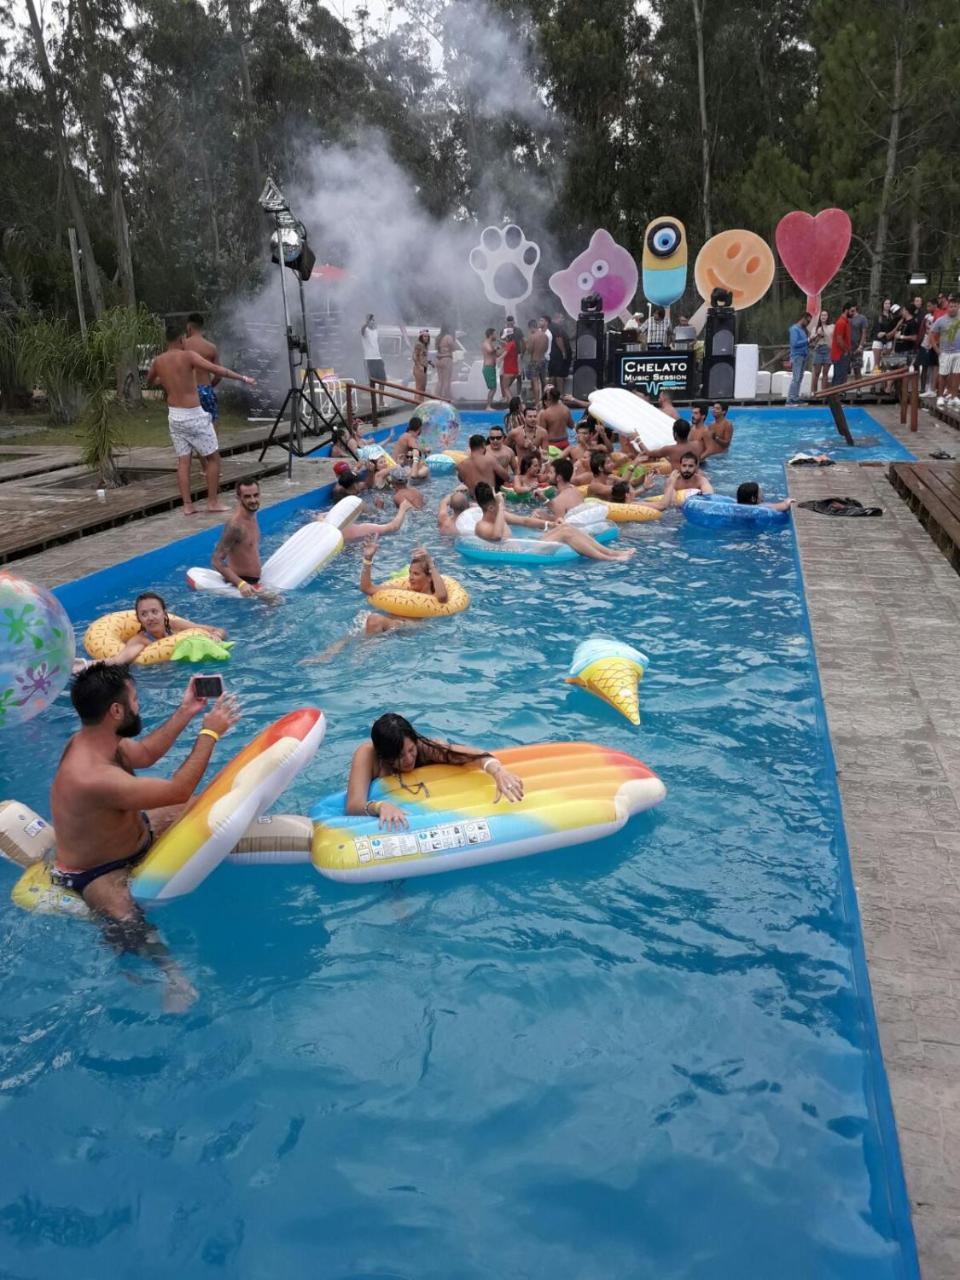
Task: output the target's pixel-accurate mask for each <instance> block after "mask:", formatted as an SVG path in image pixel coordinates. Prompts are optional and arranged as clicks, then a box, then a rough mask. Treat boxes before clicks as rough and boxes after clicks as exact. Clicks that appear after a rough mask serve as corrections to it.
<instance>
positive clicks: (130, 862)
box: [51, 363, 789, 1009]
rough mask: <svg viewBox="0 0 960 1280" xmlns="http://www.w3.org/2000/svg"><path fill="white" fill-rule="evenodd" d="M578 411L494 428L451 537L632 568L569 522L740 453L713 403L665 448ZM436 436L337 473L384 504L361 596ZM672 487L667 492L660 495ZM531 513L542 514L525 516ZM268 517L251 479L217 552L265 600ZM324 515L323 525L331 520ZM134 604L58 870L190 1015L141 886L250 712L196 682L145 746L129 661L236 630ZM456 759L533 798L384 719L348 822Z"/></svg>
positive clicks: (342, 466) (687, 484)
mask: <svg viewBox="0 0 960 1280" xmlns="http://www.w3.org/2000/svg"><path fill="white" fill-rule="evenodd" d="M190 367H191V369H192V367H193V366H192V363H191V365H190ZM184 369H186V366H184ZM578 407H580V406H579V405H578V402H577V401H575V400H573V399H572V398H571V397H569V396H567V397H563V396H560V395H559V393H558V392H557V390H556V388H554V387H551V386H548V387H546V388H545V390H544V394H543V399H542V403H541V406H540V407H539V408H538V407H536V406H534V405H529V404H523V403H522V402H521V401H520V400H518V399H514V400H512V401H511V402H510V405H509V408H508V411H507V413H506V415H505V417H504V421H503V424H502V425H500V424H494V425H493V426H492V427H491V428H490V430H489V431H488V432H487V434H485V435H484V434H481V433H475V434H474V435H472V436H471V437H470V439H469V449H468V452H467V453H466V455H465V456H464V457H462V459H461V460H460V461H459V463H458V464H457V472H458V475H457V480H458V483H457V486H456V487H455V488H454V489H453V490H452V491H451V492H447V493H446V494H444V495H443V497H442V498H441V499H440V501H439V504H438V508H437V513H436V521H437V526H438V529H439V531H440V533H441V534H442V535H450V536H456V535H457V534H458V527H457V518H458V517H459V516H461V515H462V514H463V513H464V512H467V511H469V510H470V509H471V507H473V508H475V509H476V517H477V518H476V521H475V523H474V526H473V535H474V536H475V537H477V538H479V539H481V540H485V541H487V542H490V543H494V544H495V543H498V542H501V541H503V540H504V539H506V538H508V537H509V536H510V531H511V529H515V528H516V527H518V526H522V527H526V528H530V529H532V530H534V531H536V533H537V534H538V535H539V537H540V538H541V539H542V540H543V541H546V542H558V541H559V542H563V543H565V544H566V545H567V546H569V547H570V548H572V549H573V550H574V551H575V552H577V553H578V554H579V555H581V556H583V557H585V558H590V559H594V560H610V561H623V560H627V559H629V558H630V556H631V555H632V554H633V552H632V550H631V549H629V548H627V549H623V550H621V549H614V548H610V547H607V546H605V545H604V544H602V543H601V542H599V541H597V539H596V538H594V537H593V535H592V534H591V533H590V531H589V530H588V529H587V528H581V527H578V526H577V525H576V524H573V523H570V516H571V513H573V512H575V511H576V510H577V508H579V507H581V506H582V505H583V503H584V502H585V500H586V499H587V498H590V497H594V498H598V499H602V500H603V502H605V503H607V504H611V503H614V504H616V503H638V504H643V505H645V506H648V507H650V508H651V509H652V510H655V511H656V512H657V513H658V514H659V513H660V512H662V511H663V510H665V509H667V508H669V507H670V506H672V505H673V504H674V503H675V502H676V501H677V495H678V494H680V493H682V492H683V491H685V490H699V491H700V492H702V493H711V492H712V485H711V483H710V481H709V479H708V477H707V474H706V471H705V470H704V468H705V467H707V466H708V464H709V460H710V459H711V458H714V457H717V456H721V455H723V454H726V453H727V452H728V450H729V449H730V447H731V444H732V443H733V438H734V426H733V423H732V422H731V421H730V419H729V418H728V416H727V412H726V406H725V405H723V404H715V405H713V406H712V408H711V410H710V412H709V414H707V413H704V412H703V411H702V410H700V409H699V408H694V410H693V412H692V414H691V417H690V420H689V421H688V420H685V419H683V418H681V417H680V416H679V415H678V414H677V413H676V411H675V410H674V408H673V406H672V404H671V403H670V401H669V398H668V397H666V396H664V397H661V401H660V407H661V409H663V410H664V411H665V412H666V413H668V414H669V415H670V416H671V417H673V418H674V426H673V434H674V443H673V444H672V445H669V446H666V447H664V448H661V449H657V450H654V451H651V452H647V451H645V450H644V449H643V447H642V446H640V445H637V444H635V443H633V442H631V441H628V440H621V439H618V438H617V436H616V435H615V433H613V432H611V431H609V430H607V429H606V428H605V427H604V426H603V425H602V424H601V423H598V422H595V421H593V420H592V419H591V418H589V417H587V416H586V415H585V416H584V417H583V418H582V419H581V420H580V421H579V422H576V423H575V422H574V420H573V415H572V412H571V410H573V409H576V408H578ZM571 429H572V431H573V436H574V438H573V439H572V440H571V438H570V431H571ZM422 437H423V428H422V426H421V423H420V421H419V419H417V418H416V417H415V418H414V419H413V420H412V421H411V422H410V423H409V424H408V425H407V427H406V428H405V429H404V430H403V432H402V433H401V435H400V436H399V438H398V439H397V440H396V441H395V442H393V445H392V456H390V455H387V453H386V451H384V453H383V454H382V455H381V456H379V457H376V458H372V459H370V460H369V461H367V462H364V463H363V464H357V463H356V462H354V463H353V464H351V463H348V462H347V461H346V460H344V459H340V460H338V461H337V462H336V463H335V467H334V469H335V472H336V477H337V482H336V487H335V492H334V495H333V496H334V500H335V501H336V500H337V499H340V498H344V497H349V496H359V497H361V498H365V499H367V500H368V502H369V504H370V506H371V507H372V508H373V509H372V511H369V512H368V513H367V516H368V518H366V519H364V518H360V519H357V520H355V521H354V522H353V523H351V524H348V525H347V526H346V527H345V528H344V529H343V534H344V537H345V538H347V539H348V540H362V541H363V555H362V562H361V572H360V581H359V587H360V590H361V591H362V592H364V593H365V594H367V595H372V594H373V593H374V592H375V591H377V590H378V587H377V586H376V585H375V584H374V582H373V565H374V560H375V556H376V552H377V547H378V543H379V539H380V538H381V537H383V536H387V535H390V534H396V533H398V532H399V531H400V530H401V529H402V528H403V527H404V525H405V522H406V520H407V517H408V516H409V514H410V512H411V511H413V510H414V509H422V508H423V506H424V495H423V491H422V489H421V488H420V487H419V486H420V483H421V482H422V481H424V480H425V479H427V477H428V476H429V475H430V470H429V468H428V467H427V465H426V462H425V458H426V453H425V448H426V446H425V444H424V442H423V438H422ZM442 443H450V442H449V441H444V442H442ZM664 464H665V465H664ZM663 472H667V474H665V475H664V474H663ZM661 479H662V481H663V487H662V491H661V492H659V493H655V492H654V488H655V486H656V484H657V482H658V480H661ZM388 495H389V496H388ZM508 498H509V499H510V500H511V501H509V503H508ZM737 500H738V502H742V503H746V504H755V503H759V502H762V501H763V495H762V493H761V491H760V488H759V486H758V485H757V484H756V483H755V482H752V481H747V482H745V483H744V484H741V485H740V487H739V490H738V494H737ZM391 501H392V506H393V508H394V511H393V513H392V514H391V515H390V516H389V518H386V519H384V518H383V516H384V514H385V512H384V507H386V506H388V505H389V503H390V502H391ZM520 502H526V503H529V505H528V506H526V507H525V508H521V507H520V506H519V505H515V504H519V503H520ZM771 505H772V504H771ZM776 505H777V506H779V507H784V506H786V505H789V502H786V503H779V504H776ZM259 508H260V488H259V485H258V484H257V482H256V481H255V480H254V481H240V482H238V484H237V486H236V501H235V504H234V508H233V510H232V511H231V512H230V516H229V519H228V520H227V522H226V524H225V526H224V528H223V531H222V533H221V535H220V538H219V540H218V542H217V545H216V548H215V550H214V553H213V557H212V564H213V567H214V568H215V569H216V570H217V571H218V572H219V573H220V574H221V576H222V577H223V578H224V579H225V580H226V581H227V582H229V583H230V584H232V585H233V586H234V587H236V589H237V591H238V593H239V594H240V595H241V596H243V597H245V598H251V597H255V596H259V595H262V594H264V593H263V592H262V591H261V582H260V579H261V556H260V527H259V523H258V511H259ZM378 517H379V518H378ZM316 518H317V519H318V520H323V519H325V515H324V514H323V513H321V514H320V515H318V516H317V517H316ZM401 589H402V590H405V591H410V592H412V593H414V594H426V595H432V596H434V597H435V598H436V599H437V600H438V601H440V602H442V601H443V600H444V599H445V597H446V591H447V586H446V583H445V581H444V578H443V575H442V573H441V572H440V569H439V567H438V565H437V563H436V561H435V559H434V558H433V556H432V555H431V554H430V552H429V551H428V550H427V549H426V548H424V547H422V546H418V547H415V548H414V550H413V552H412V554H411V557H410V564H409V568H408V570H407V578H406V581H405V583H404V585H403V587H402V588H401ZM134 608H135V611H136V616H137V620H138V621H139V623H140V630H139V631H138V632H137V634H136V635H134V636H133V637H132V638H131V639H130V640H128V641H127V642H126V643H125V645H124V647H123V648H122V650H121V651H120V652H119V653H118V654H116V655H115V656H114V657H113V658H112V659H110V660H109V661H100V662H94V663H88V664H82V666H81V669H79V670H78V671H77V673H76V674H75V675H74V677H73V681H72V685H71V698H72V701H73V705H74V708H75V709H76V711H77V714H78V716H79V718H80V722H81V727H80V730H79V731H78V733H76V734H75V735H74V737H73V738H72V739H71V740H70V742H69V743H68V745H67V748H66V750H65V751H64V753H63V756H62V757H61V760H60V764H59V766H58V769H57V773H56V776H55V778H54V782H53V787H52V790H51V811H52V816H53V821H54V827H55V830H56V833H57V855H56V862H55V864H54V867H53V869H52V873H51V875H52V879H53V881H54V883H55V884H57V885H59V886H60V887H62V888H64V889H68V890H71V891H73V892H75V893H77V894H79V895H80V896H81V897H82V898H83V899H84V901H85V902H86V904H87V905H88V906H89V907H90V908H91V910H92V911H93V912H94V913H95V915H97V916H98V917H100V919H101V921H102V922H103V924H104V930H105V936H106V937H107V939H108V940H109V941H110V942H111V943H112V944H113V945H115V946H116V947H117V948H118V949H120V950H132V951H135V952H137V953H138V954H141V955H145V956H147V957H149V958H150V959H152V960H153V961H154V962H155V963H156V964H157V965H158V966H159V967H160V969H161V970H162V971H163V973H164V975H165V978H166V980H167V986H166V997H165V1003H166V1006H167V1007H168V1008H170V1009H178V1008H184V1007H186V1006H187V1005H189V1004H190V1003H191V1002H192V1000H193V999H194V998H195V992H194V990H193V988H192V986H191V985H190V983H189V981H188V980H187V978H186V977H185V975H184V974H183V973H182V972H181V970H180V969H179V967H178V965H177V964H176V962H175V961H174V959H173V958H172V956H171V955H170V953H169V951H168V949H167V948H166V946H165V945H164V943H163V942H162V940H161V939H160V937H159V935H158V934H157V932H156V930H155V929H154V928H153V927H152V926H151V925H150V924H149V922H148V921H147V920H146V919H145V917H144V915H143V912H142V910H141V909H140V908H139V907H138V906H137V904H136V903H135V901H134V900H133V898H132V896H131V893H130V888H129V878H130V875H131V872H132V871H134V870H135V869H136V867H137V866H138V865H139V864H140V862H141V861H142V860H143V859H144V858H145V857H146V855H147V853H148V852H149V850H150V848H151V847H152V845H153V843H154V841H155V840H156V838H157V836H158V835H159V834H160V833H161V832H162V831H164V830H165V829H166V828H167V827H169V826H170V825H171V823H172V822H174V821H175V820H176V819H177V818H178V817H179V816H180V815H181V814H182V812H183V810H184V807H185V806H186V805H187V804H188V802H189V801H190V799H191V797H192V796H193V794H194V792H195V791H196V789H197V787H198V785H199V783H200V780H201V778H202V777H203V774H204V772H205V770H206V768H207V765H208V763H209V761H210V759H211V756H212V754H213V751H214V748H215V747H216V744H217V743H218V742H219V740H220V737H221V736H222V735H223V734H224V733H226V732H227V731H228V730H230V729H231V728H232V727H233V726H234V725H235V724H236V723H237V720H238V719H239V716H240V709H239V706H238V703H237V700H236V698H235V697H234V696H233V695H231V694H230V693H224V694H222V695H221V696H220V697H219V698H217V699H216V700H215V701H213V702H212V703H211V702H209V701H208V700H207V699H206V698H204V697H201V696H199V694H198V692H197V690H196V688H195V685H194V681H193V680H191V681H190V683H189V685H188V687H187V690H186V692H185V693H184V695H183V698H182V700H181V702H180V705H179V706H178V708H177V709H176V710H175V711H174V713H173V714H172V715H171V716H170V717H169V719H168V720H167V721H166V722H165V723H164V724H163V725H161V726H160V727H159V728H157V729H154V730H153V731H152V732H150V733H148V734H146V735H144V736H142V737H141V736H140V735H141V730H142V727H143V726H142V722H141V717H140V705H139V701H138V697H137V690H136V685H135V682H134V679H133V676H132V674H131V669H130V667H129V665H128V664H129V663H130V662H132V661H133V660H134V659H135V658H136V657H137V656H138V655H139V654H140V653H141V652H142V651H143V649H144V648H145V647H146V646H147V645H149V644H151V643H153V642H155V641H157V640H161V639H163V638H164V637H167V636H170V635H173V634H174V633H175V632H176V631H179V630H184V629H186V628H196V629H200V630H205V631H207V632H208V633H209V634H210V635H211V636H212V637H213V638H215V639H219V640H222V639H223V638H224V637H225V635H226V632H225V631H224V630H223V629H222V628H219V627H205V626H203V624H198V623H193V622H191V621H189V620H188V619H182V618H178V619H173V618H171V616H170V613H169V610H168V608H167V605H166V602H165V601H164V599H163V597H162V596H161V595H159V594H158V593H157V592H156V591H144V592H143V593H141V594H140V595H139V596H138V597H137V599H136V601H135V604H134ZM363 617H364V622H363V627H362V632H363V633H364V634H368V635H369V634H376V633H381V632H384V631H389V630H393V629H395V628H398V627H406V626H410V625H415V624H414V623H413V622H412V620H410V619H406V618H401V617H394V616H384V615H382V614H379V613H373V612H371V613H368V614H366V615H363ZM341 643H343V642H341ZM329 652H331V651H328V653H329ZM324 656H326V655H321V658H323V657H324ZM197 716H201V717H202V718H201V728H200V730H199V732H198V734H197V738H196V741H195V742H194V745H193V748H192V750H191V751H190V753H189V755H188V756H187V758H186V759H185V760H184V762H183V763H182V764H181V765H180V766H179V768H177V769H176V771H175V772H174V773H173V775H172V776H171V777H170V778H159V777H152V776H148V777H144V776H139V775H138V774H137V773H136V770H138V769H147V768H150V767H151V766H153V765H155V764H157V763H158V762H159V761H160V760H161V759H162V758H163V757H164V756H165V755H166V754H167V753H168V752H169V751H170V749H171V748H172V747H173V745H174V743H175V742H176V741H177V739H178V738H179V737H180V735H181V734H182V733H183V732H184V731H185V730H186V728H187V727H188V725H189V724H190V723H191V721H193V720H194V719H195V718H196V717H197ZM441 761H443V762H446V763H451V764H457V765H463V766H468V765H473V764H476V765H477V766H479V767H481V768H483V769H484V770H486V771H487V772H489V773H490V774H491V775H492V778H493V782H494V785H495V788H496V795H497V797H498V798H499V797H501V796H502V797H504V798H505V799H507V800H508V801H516V800H519V799H520V798H522V795H523V785H522V783H521V781H520V779H518V778H517V777H515V776H514V775H513V774H512V773H510V772H509V771H508V770H507V769H505V768H504V767H503V765H502V764H501V762H500V761H498V760H497V759H496V757H495V756H493V755H492V754H490V753H489V752H484V751H481V750H479V749H477V748H474V747H468V746H463V745H458V744H449V743H443V742H438V741H435V740H433V739H428V738H424V737H423V736H422V735H420V734H419V733H417V732H416V730H414V728H413V727H412V726H411V725H409V724H408V723H407V722H406V721H405V720H403V719H402V718H401V717H399V716H397V715H394V714H392V713H391V714H388V715H386V716H383V717H381V718H380V719H379V720H378V721H377V722H376V724H375V725H374V726H373V731H372V734H371V738H370V741H369V742H367V743H365V744H364V745H363V746H361V747H360V748H358V749H357V751H356V753H355V754H354V757H353V761H352V764H351V770H350V778H349V781H348V786H347V812H348V813H366V814H368V815H370V816H371V817H376V818H378V819H379V822H380V825H381V827H384V828H391V829H395V828H398V827H402V826H403V825H404V824H405V817H404V814H403V811H402V809H400V808H399V807H398V806H396V805H393V804H390V803H386V802H375V801H371V800H370V799H369V797H368V792H369V786H370V782H371V781H372V779H373V778H376V777H379V776H382V775H383V774H388V773H395V774H405V773H407V772H409V771H410V770H411V769H413V768H416V767H419V766H421V765H424V764H428V763H437V762H441Z"/></svg>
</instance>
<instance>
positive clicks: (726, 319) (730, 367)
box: [700, 289, 737, 400]
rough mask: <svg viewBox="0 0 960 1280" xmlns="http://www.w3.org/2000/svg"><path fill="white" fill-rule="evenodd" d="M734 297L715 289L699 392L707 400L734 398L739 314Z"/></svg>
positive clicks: (706, 332)
mask: <svg viewBox="0 0 960 1280" xmlns="http://www.w3.org/2000/svg"><path fill="white" fill-rule="evenodd" d="M732 301H733V299H732V297H731V296H730V294H729V293H727V292H726V291H725V290H721V289H714V291H713V295H712V296H711V298H710V304H711V305H710V307H709V309H708V311H707V324H706V328H705V329H704V334H703V368H702V370H701V375H702V376H701V385H700V395H701V396H702V397H703V398H704V399H707V400H732V399H733V387H734V382H735V379H736V363H737V360H736V357H737V316H736V312H735V311H734V310H733V307H732V306H731V303H732Z"/></svg>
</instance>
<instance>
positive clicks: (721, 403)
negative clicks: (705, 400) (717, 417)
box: [713, 400, 729, 413]
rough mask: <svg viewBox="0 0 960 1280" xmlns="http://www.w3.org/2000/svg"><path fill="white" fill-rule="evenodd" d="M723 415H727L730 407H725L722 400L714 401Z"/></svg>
mask: <svg viewBox="0 0 960 1280" xmlns="http://www.w3.org/2000/svg"><path fill="white" fill-rule="evenodd" d="M713 403H714V404H715V405H716V406H717V408H718V409H719V410H720V412H721V413H726V412H727V408H728V407H729V406H727V405H725V404H724V403H723V401H722V400H714V402H713Z"/></svg>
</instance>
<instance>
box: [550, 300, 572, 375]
mask: <svg viewBox="0 0 960 1280" xmlns="http://www.w3.org/2000/svg"><path fill="white" fill-rule="evenodd" d="M550 332H551V333H552V335H553V345H552V346H551V348H550V355H549V356H548V358H547V377H548V378H549V379H550V382H551V383H552V385H553V386H555V387H556V388H557V390H558V391H559V392H560V394H561V395H563V393H564V391H565V389H566V380H567V378H569V376H570V358H571V355H572V352H571V349H570V335H569V334H568V333H567V329H566V323H565V321H564V318H563V313H562V312H559V311H558V312H557V313H556V314H555V315H554V317H553V322H552V324H551V325H550Z"/></svg>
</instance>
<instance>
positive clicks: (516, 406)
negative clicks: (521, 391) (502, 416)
mask: <svg viewBox="0 0 960 1280" xmlns="http://www.w3.org/2000/svg"><path fill="white" fill-rule="evenodd" d="M522 410H523V401H522V400H521V399H520V397H519V396H511V397H510V403H509V404H508V405H507V413H509V414H510V415H511V416H512V415H513V414H516V413H520V412H522Z"/></svg>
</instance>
